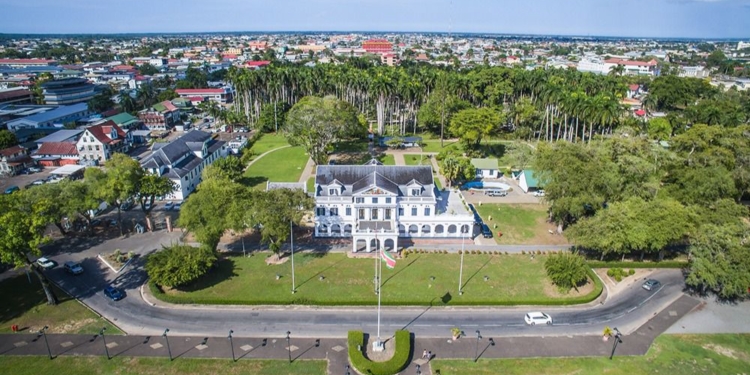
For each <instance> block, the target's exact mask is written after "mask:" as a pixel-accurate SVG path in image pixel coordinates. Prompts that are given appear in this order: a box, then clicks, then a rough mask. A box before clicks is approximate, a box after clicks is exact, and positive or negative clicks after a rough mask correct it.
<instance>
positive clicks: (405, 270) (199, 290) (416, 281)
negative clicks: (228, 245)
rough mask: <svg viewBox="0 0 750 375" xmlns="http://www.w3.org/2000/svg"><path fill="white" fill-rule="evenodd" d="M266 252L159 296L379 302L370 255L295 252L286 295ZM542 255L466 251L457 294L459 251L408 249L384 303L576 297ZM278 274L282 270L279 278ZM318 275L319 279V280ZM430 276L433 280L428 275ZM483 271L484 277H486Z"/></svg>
mask: <svg viewBox="0 0 750 375" xmlns="http://www.w3.org/2000/svg"><path fill="white" fill-rule="evenodd" d="M268 255H269V253H260V254H256V255H255V256H252V257H247V258H243V257H242V256H238V257H230V258H224V259H222V260H221V261H220V262H219V264H218V267H217V268H216V269H215V270H214V271H212V272H211V273H209V274H207V275H206V276H204V277H203V278H202V279H200V280H198V282H196V283H194V284H193V285H192V286H190V287H187V288H184V289H182V290H180V291H177V290H170V291H167V294H162V293H159V291H158V290H156V296H157V297H158V298H162V299H165V300H167V301H169V302H173V303H198V304H314V305H374V304H377V296H376V294H375V293H374V289H373V288H374V284H373V278H374V270H373V269H374V266H373V262H374V260H373V259H368V258H357V259H353V258H348V257H347V256H346V254H340V253H330V254H322V253H302V254H296V255H295V277H296V282H297V293H296V294H291V293H289V288H290V287H291V282H292V277H291V262H286V263H284V264H281V265H270V266H269V265H266V263H265V258H266V256H268ZM545 259H546V256H544V255H539V256H536V257H535V258H534V259H533V260H532V259H530V258H529V257H528V256H523V255H489V254H466V255H465V256H464V269H463V281H464V288H463V289H464V294H463V295H462V296H459V295H458V293H457V291H456V288H457V285H456V284H457V282H458V276H459V262H460V256H459V255H458V254H436V253H429V254H417V253H411V254H408V255H407V256H406V258H403V259H398V260H397V264H396V268H395V269H393V270H388V269H386V268H385V267H384V268H383V295H382V303H383V304H389V305H429V304H430V303H441V299H443V298H445V296H446V294H450V297H448V299H449V304H451V305H462V304H464V305H471V304H504V303H508V301H515V302H514V303H516V304H554V303H557V302H562V301H566V300H567V301H573V302H580V299H581V298H582V297H574V296H572V295H571V296H564V297H550V296H548V295H547V294H546V293H545V290H550V289H552V290H554V289H555V288H552V287H549V282H548V281H547V276H546V274H545V271H544V266H543V264H544V260H545ZM277 274H278V275H281V278H280V279H279V280H276V275H277ZM320 276H324V278H323V280H320ZM433 276H434V277H435V279H434V280H431V277H433ZM484 276H488V277H489V279H488V280H487V281H485V280H484ZM248 285H254V286H255V287H253V288H248ZM595 289H596V288H595ZM595 293H596V294H598V292H596V290H595V291H594V292H592V294H591V295H590V296H586V297H587V298H588V297H590V298H591V299H593V298H594V297H596V296H595V295H594V294H595ZM576 298H577V299H576Z"/></svg>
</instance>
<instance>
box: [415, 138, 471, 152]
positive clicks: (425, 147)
mask: <svg viewBox="0 0 750 375" xmlns="http://www.w3.org/2000/svg"><path fill="white" fill-rule="evenodd" d="M446 148H452V149H456V150H461V149H462V147H461V144H459V143H458V141H457V140H452V141H449V140H445V141H443V147H440V139H429V140H423V141H422V151H423V152H440V151H443V150H444V149H446Z"/></svg>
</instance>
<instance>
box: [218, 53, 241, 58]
mask: <svg viewBox="0 0 750 375" xmlns="http://www.w3.org/2000/svg"><path fill="white" fill-rule="evenodd" d="M221 57H222V58H225V59H230V60H233V59H236V58H237V54H236V53H222V54H221Z"/></svg>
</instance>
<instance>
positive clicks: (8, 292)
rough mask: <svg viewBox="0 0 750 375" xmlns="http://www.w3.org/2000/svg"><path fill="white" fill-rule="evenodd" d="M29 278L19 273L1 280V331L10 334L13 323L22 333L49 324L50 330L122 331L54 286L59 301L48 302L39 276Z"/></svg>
mask: <svg viewBox="0 0 750 375" xmlns="http://www.w3.org/2000/svg"><path fill="white" fill-rule="evenodd" d="M30 276H31V278H30V280H31V283H29V278H28V277H27V276H26V275H24V274H21V275H18V276H15V277H11V278H9V279H5V280H3V281H2V282H0V301H3V303H2V307H1V308H0V333H10V332H11V329H10V326H11V325H13V324H16V325H18V327H19V329H20V330H21V332H24V333H28V332H36V331H39V330H40V329H41V328H42V327H44V326H49V332H50V333H86V334H94V333H97V332H99V330H100V329H101V328H102V327H107V333H112V334H122V332H121V331H120V330H119V329H118V328H117V327H115V326H113V325H112V324H110V323H109V322H108V321H106V320H105V319H102V318H101V317H99V316H98V315H96V314H95V313H93V312H91V310H89V309H87V308H86V306H83V305H81V304H80V303H79V302H78V301H76V300H75V299H74V298H73V297H71V296H70V295H68V294H67V293H65V292H64V291H62V290H61V289H59V288H57V287H55V286H52V289H53V290H54V292H55V295H56V296H57V298H58V300H59V303H58V304H57V305H55V306H50V305H47V297H46V296H45V294H44V290H43V289H42V284H41V283H40V282H39V279H38V278H37V277H36V276H35V275H34V274H30Z"/></svg>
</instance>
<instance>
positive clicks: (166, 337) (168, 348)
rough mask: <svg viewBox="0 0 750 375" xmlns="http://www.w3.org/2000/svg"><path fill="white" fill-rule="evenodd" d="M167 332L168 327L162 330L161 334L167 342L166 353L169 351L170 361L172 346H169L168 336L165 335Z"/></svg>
mask: <svg viewBox="0 0 750 375" xmlns="http://www.w3.org/2000/svg"><path fill="white" fill-rule="evenodd" d="M167 332H169V328H167V329H165V330H164V334H162V335H161V336H162V337H164V340H165V341H166V342H167V353H169V361H170V362H172V348H170V347H169V337H168V336H167Z"/></svg>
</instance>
